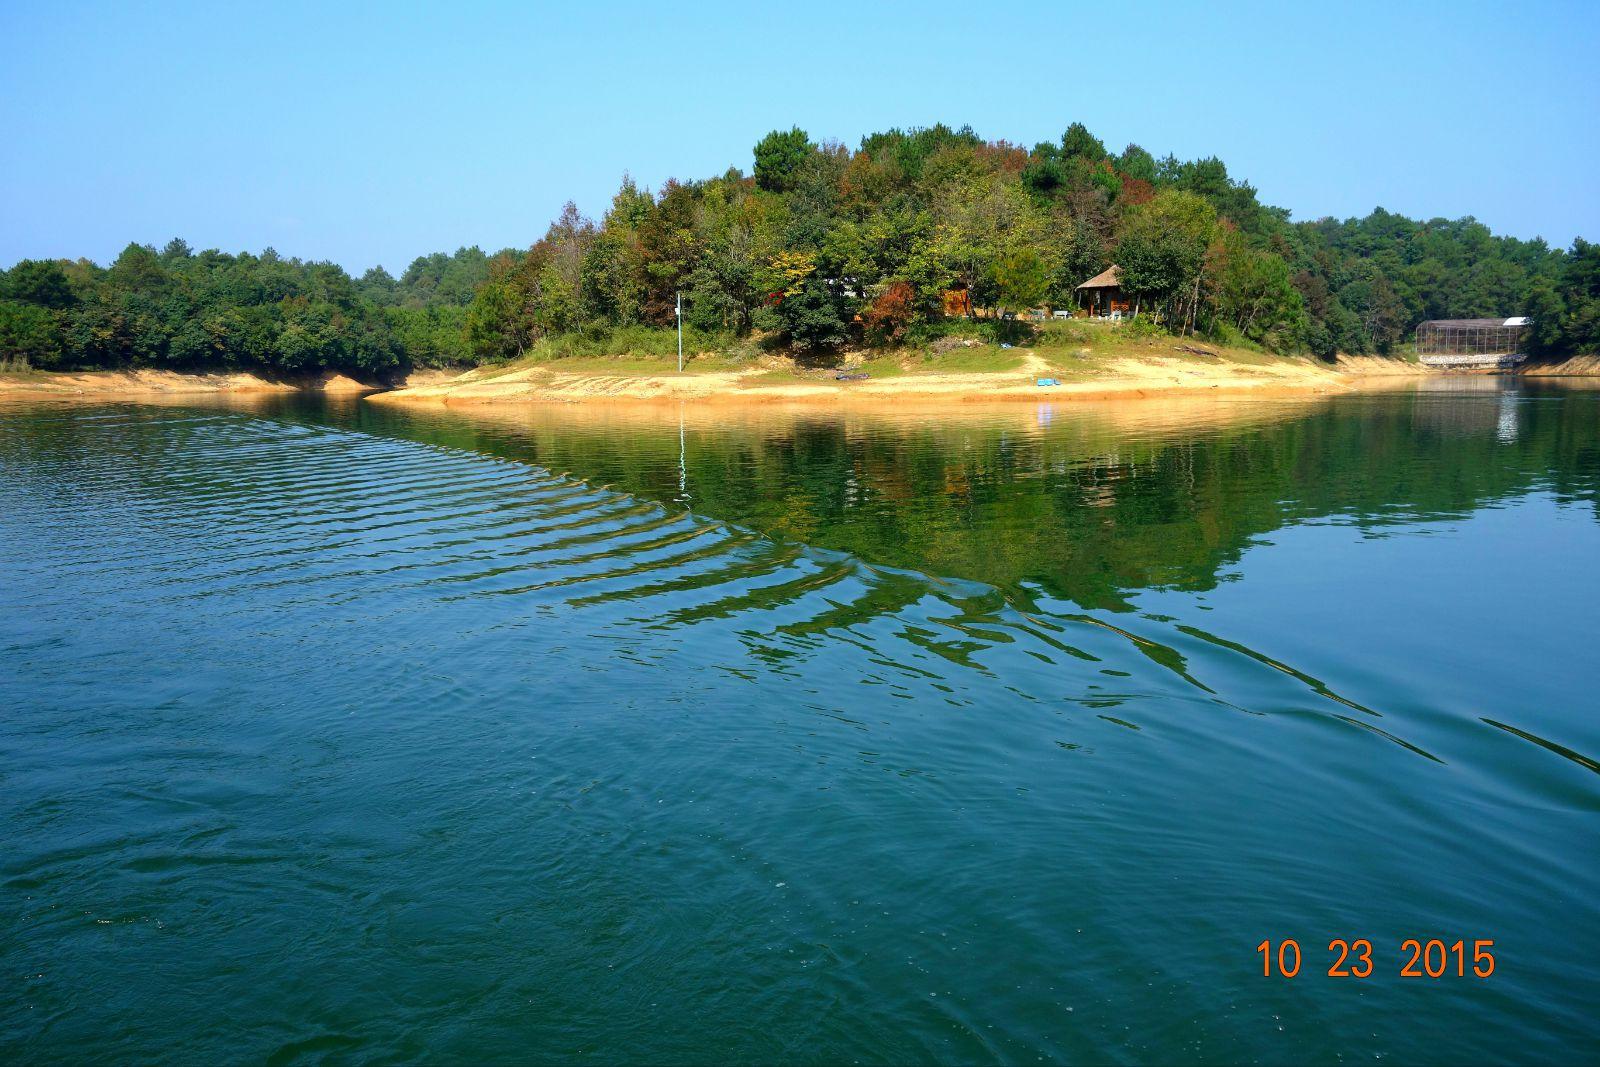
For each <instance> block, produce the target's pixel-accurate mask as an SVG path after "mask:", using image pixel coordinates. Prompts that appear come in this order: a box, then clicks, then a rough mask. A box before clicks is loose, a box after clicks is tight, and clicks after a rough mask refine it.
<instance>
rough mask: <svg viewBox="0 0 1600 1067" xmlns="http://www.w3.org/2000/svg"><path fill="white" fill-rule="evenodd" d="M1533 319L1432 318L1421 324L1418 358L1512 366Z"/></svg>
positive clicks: (1430, 362) (1441, 363)
mask: <svg viewBox="0 0 1600 1067" xmlns="http://www.w3.org/2000/svg"><path fill="white" fill-rule="evenodd" d="M1529 322H1530V320H1529V319H1526V318H1521V317H1518V318H1510V319H1431V320H1429V321H1427V322H1424V323H1422V324H1421V325H1420V326H1418V327H1417V359H1418V360H1419V361H1420V362H1422V363H1423V364H1425V365H1427V366H1429V367H1512V366H1515V365H1516V364H1518V363H1521V362H1522V361H1523V360H1524V359H1527V358H1528V356H1527V353H1525V352H1523V351H1522V343H1523V339H1524V338H1525V337H1526V335H1527V332H1528V325H1529Z"/></svg>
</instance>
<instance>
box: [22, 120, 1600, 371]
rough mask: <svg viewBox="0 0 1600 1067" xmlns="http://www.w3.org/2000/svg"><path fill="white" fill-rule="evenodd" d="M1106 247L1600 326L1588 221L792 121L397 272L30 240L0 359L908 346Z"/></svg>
mask: <svg viewBox="0 0 1600 1067" xmlns="http://www.w3.org/2000/svg"><path fill="white" fill-rule="evenodd" d="M1112 263H1116V264H1118V265H1119V266H1120V267H1121V270H1122V285H1123V288H1124V290H1125V291H1126V293H1127V294H1128V295H1129V297H1130V298H1131V299H1132V300H1133V301H1134V304H1135V308H1136V309H1137V311H1138V314H1139V317H1140V318H1141V319H1145V320H1149V321H1150V322H1151V323H1153V324H1156V325H1158V326H1159V328H1163V329H1167V330H1170V331H1173V332H1183V333H1190V332H1193V333H1199V334H1204V335H1206V336H1209V337H1213V338H1215V339H1218V340H1221V341H1226V342H1233V343H1245V344H1251V345H1257V346H1260V347H1262V348H1265V349H1268V350H1271V351H1276V352H1303V351H1309V352H1312V353H1314V354H1316V355H1318V356H1321V357H1324V358H1328V357H1331V356H1332V355H1333V354H1334V353H1335V352H1351V353H1366V352H1388V351H1390V350H1391V349H1392V348H1393V347H1394V346H1396V345H1397V344H1399V343H1401V342H1403V341H1404V340H1405V339H1407V338H1408V337H1409V335H1410V333H1411V331H1412V330H1413V329H1414V327H1415V326H1416V324H1417V323H1418V322H1419V321H1421V320H1423V319H1427V318H1454V317H1475V316H1501V315H1513V314H1527V315H1531V316H1533V317H1534V318H1535V320H1536V326H1535V330H1534V337H1533V341H1534V344H1535V345H1536V346H1537V348H1538V349H1539V350H1540V351H1542V352H1546V353H1561V352H1573V351H1594V350H1595V349H1596V348H1600V247H1597V246H1595V245H1591V244H1589V243H1587V242H1586V241H1583V240H1578V241H1576V242H1574V244H1573V246H1572V248H1571V249H1570V250H1565V251H1564V250H1559V249H1551V248H1549V247H1548V246H1546V245H1545V243H1544V242H1543V241H1539V240H1533V241H1523V240H1518V239H1516V238H1511V237H1496V236H1494V235H1493V234H1491V233H1490V232H1489V230H1488V229H1487V228H1486V227H1484V226H1483V225H1481V224H1480V223H1478V222H1476V221H1474V220H1472V219H1470V218H1468V219H1459V220H1454V221H1451V220H1445V219H1434V220H1431V221H1428V222H1419V221H1415V220H1411V219H1407V218H1404V217H1402V216H1399V215H1393V214H1390V213H1388V212H1386V211H1383V210H1381V209H1379V210H1376V211H1374V212H1373V213H1372V214H1371V215H1368V216H1367V217H1366V218H1362V219H1348V220H1345V221H1342V222H1340V221H1336V220H1333V219H1323V220H1320V221H1315V222H1298V223H1297V222H1291V221H1290V219H1289V213H1288V212H1287V211H1285V210H1283V209H1280V208H1274V207H1270V206H1267V205H1264V204H1262V203H1261V202H1260V200H1259V199H1258V197H1257V193H1256V190H1255V189H1254V188H1253V187H1251V186H1250V185H1249V184H1248V183H1247V182H1244V181H1239V180H1235V179H1234V178H1232V177H1231V176H1230V175H1229V174H1228V170H1227V168H1226V166H1225V165H1224V164H1223V163H1222V162H1221V161H1220V160H1218V159H1215V158H1211V159H1202V160H1195V161H1189V162H1181V161H1179V160H1177V159H1174V158H1173V157H1171V156H1167V157H1165V158H1162V159H1157V158H1155V157H1153V156H1152V155H1151V154H1150V153H1149V152H1147V151H1145V150H1144V149H1143V148H1140V147H1139V146H1138V145H1129V146H1128V147H1127V148H1125V149H1124V150H1123V151H1122V152H1120V153H1117V154H1113V153H1110V152H1108V151H1107V150H1106V148H1105V146H1104V145H1103V144H1102V143H1101V142H1100V141H1099V140H1097V139H1096V138H1095V137H1094V136H1093V135H1092V134H1091V133H1090V132H1089V131H1088V130H1087V129H1085V128H1084V127H1083V126H1082V125H1080V124H1074V125H1072V126H1071V127H1069V128H1068V129H1067V131H1066V132H1065V133H1064V134H1063V135H1062V137H1061V139H1060V140H1059V141H1056V142H1046V143H1043V144H1039V145H1036V146H1034V148H1033V149H1032V150H1031V151H1030V150H1027V149H1024V148H1020V147H1018V146H1015V145H1011V144H1008V143H1006V142H1004V141H984V140H983V139H981V138H980V137H978V136H977V135H976V134H974V133H973V132H972V131H971V130H970V129H961V130H952V129H949V128H947V127H944V126H935V127H933V128H931V129H917V130H910V131H901V130H891V131H889V132H887V133H879V134H873V135H871V136H869V137H866V138H864V139H863V140H862V142H861V144H860V147H859V148H857V149H855V150H854V151H852V150H850V149H847V148H845V147H843V146H840V145H837V144H817V143H816V142H814V141H813V140H812V139H811V138H810V137H808V136H807V135H806V134H805V133H804V132H803V131H801V130H798V129H794V130H789V131H775V132H773V133H771V134H769V135H768V136H767V137H765V138H763V139H762V140H761V142H760V143H759V144H757V145H756V147H755V152H754V167H753V170H752V172H751V173H750V174H748V175H747V174H745V173H744V172H742V171H740V170H738V169H730V170H729V171H728V172H727V173H725V174H723V175H721V176H719V177H715V178H710V179H707V180H704V181H689V182H678V181H669V182H668V183H667V184H666V185H665V186H664V187H663V188H662V189H660V190H659V191H658V192H655V193H652V192H650V191H649V190H644V189H640V188H639V187H637V186H636V185H635V184H634V183H633V182H631V181H629V180H628V179H626V178H625V179H624V180H623V183H622V187H621V189H620V190H619V191H618V192H617V194H616V196H615V197H614V198H613V200H612V202H611V205H610V207H609V209H608V210H607V211H606V212H605V214H604V216H603V217H602V218H601V219H599V220H598V221H596V220H591V219H588V218H585V217H583V216H582V215H581V214H580V213H579V212H578V210H577V209H576V207H574V206H573V205H571V204H568V205H567V208H566V209H565V211H563V212H562V214H561V216H560V217H559V218H558V219H556V221H555V222H554V223H552V224H551V226H550V228H549V230H548V232H547V233H546V234H545V235H544V236H543V237H541V238H540V239H539V240H538V241H537V242H536V243H534V244H533V246H532V247H531V248H529V249H527V250H526V251H521V250H506V251H502V252H500V253H497V254H495V255H492V256H490V255H486V254H485V253H484V252H482V251H481V250H479V249H477V248H466V249H461V250H459V251H457V252H456V253H455V254H454V255H453V256H447V255H443V254H435V255H432V256H427V257H423V258H419V259H417V260H416V261H415V262H413V263H412V264H411V266H410V267H409V268H407V270H406V271H405V273H404V274H403V275H401V277H400V278H398V279H396V278H394V277H392V276H391V275H390V274H388V273H387V272H386V271H384V270H383V269H382V268H375V269H373V270H370V271H368V272H367V273H366V274H365V275H363V276H362V277H360V278H359V279H353V278H351V277H350V276H349V275H348V274H347V273H346V272H345V271H344V270H343V269H342V268H340V267H338V266H337V265H334V264H331V263H307V262H303V261H300V260H297V259H284V258H282V257H280V256H278V255H277V254H276V253H275V252H273V251H271V250H268V251H266V252H264V253H263V254H261V255H259V256H256V255H251V254H249V253H240V254H237V255H231V254H226V253H222V252H218V251H215V250H208V251H204V252H199V253H196V252H194V251H192V250H191V249H190V248H189V247H188V246H187V245H186V244H185V243H184V242H182V241H178V240H175V241H172V242H171V243H169V244H168V245H167V246H166V247H165V248H163V249H161V250H160V251H157V250H156V249H154V248H153V247H149V246H144V245H138V244H133V245H129V246H128V247H127V248H126V249H125V250H124V251H123V253H122V254H121V255H120V256H119V257H118V258H117V260H116V261H115V262H114V263H112V264H111V265H110V266H109V267H105V268H102V267H100V266H97V265H95V264H93V263H90V262H88V261H86V260H78V261H76V262H70V261H23V262H21V263H19V264H17V265H16V266H14V267H12V268H11V269H10V270H9V271H6V272H4V273H3V274H0V358H4V359H7V360H9V361H12V363H13V365H15V364H18V363H21V362H23V361H25V362H26V364H28V365H32V366H35V367H41V368H52V367H122V366H166V367H173V368H199V367H238V368H253V369H264V370H269V371H302V370H315V369H321V368H338V369H348V370H352V371H358V372H366V373H377V372H382V371H387V370H391V369H398V368H403V367H405V366H407V365H423V366H443V365H453V364H463V363H468V362H475V361H485V360H502V359H507V358H513V357H516V356H518V355H521V354H526V353H529V352H541V351H542V352H545V353H547V354H558V353H559V352H560V351H562V350H563V348H562V346H561V344H560V343H559V342H560V341H561V340H562V339H563V338H564V337H568V336H572V335H579V336H581V338H582V339H583V340H584V342H585V343H586V344H587V345H589V346H590V347H596V346H598V347H599V348H601V349H603V348H604V347H605V346H606V345H608V344H616V345H618V346H625V345H628V344H634V343H637V341H638V339H639V338H640V337H642V336H643V337H648V335H649V331H650V330H651V329H664V328H666V327H669V326H670V325H671V323H672V321H673V308H674V301H675V298H676V296H677V294H679V293H681V294H682V297H683V305H684V313H685V321H686V323H687V325H688V326H689V327H690V328H691V329H692V330H693V331H695V334H696V336H695V338H694V340H695V342H696V344H697V345H698V346H700V347H713V346H717V345H723V344H732V343H734V342H735V340H736V339H737V338H740V337H745V336H749V335H752V334H754V335H758V336H759V337H761V338H762V339H763V341H764V342H765V343H767V344H770V345H775V346H788V347H790V348H792V349H795V350H801V351H808V352H828V351H834V350H838V349H840V348H842V347H844V346H848V345H870V346H895V345H902V344H908V343H920V342H924V341H927V340H929V339H931V338H932V337H934V336H937V335H938V334H940V333H944V332H950V331H952V330H957V331H959V330H971V329H972V328H973V327H974V326H975V325H977V323H974V322H973V321H971V319H972V318H975V319H979V320H981V324H982V326H983V328H984V330H985V331H986V332H987V333H988V334H989V335H990V336H991V337H994V336H1002V337H1010V338H1012V339H1021V338H1022V336H1023V335H1025V333H1026V332H1027V331H1028V330H1029V329H1031V327H1029V326H1028V325H1027V324H1026V323H1024V322H1020V321H1012V317H1013V316H1014V315H1015V314H1016V313H1018V312H1022V311H1026V310H1029V309H1034V308H1038V307H1042V306H1048V307H1052V308H1071V307H1073V306H1074V303H1075V301H1074V291H1075V288H1076V286H1077V285H1078V284H1079V283H1081V282H1082V281H1084V280H1085V279H1087V278H1089V277H1091V276H1093V275H1095V274H1097V273H1098V272H1100V271H1101V270H1103V269H1105V268H1106V267H1107V266H1108V265H1110V264H1112ZM951 293H965V294H966V298H965V300H958V301H957V303H956V306H957V307H958V308H961V309H962V310H961V311H959V312H958V314H956V315H954V316H952V315H949V314H947V312H948V311H950V310H951V308H952V305H951V302H950V299H949V294H951ZM969 304H970V311H969V310H966V308H967V307H968V305H969ZM969 316H970V317H971V318H969Z"/></svg>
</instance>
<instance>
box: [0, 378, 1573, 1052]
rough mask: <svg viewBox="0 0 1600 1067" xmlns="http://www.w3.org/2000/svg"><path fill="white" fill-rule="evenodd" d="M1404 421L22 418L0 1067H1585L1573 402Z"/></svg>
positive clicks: (1423, 414) (976, 413)
mask: <svg viewBox="0 0 1600 1067" xmlns="http://www.w3.org/2000/svg"><path fill="white" fill-rule="evenodd" d="M1430 385H1434V386H1436V388H1432V389H1429V390H1426V391H1421V392H1400V393H1390V394H1382V395H1366V396H1344V397H1336V398H1317V399H1311V400H1300V401H1273V400H1265V399H1256V400H1248V399H1246V400H1231V401H1230V400H1213V401H1195V402H1184V403H1167V402H1161V403H1152V404H1149V405H1123V406H1115V405H1103V406H1096V405H1072V404H1061V405H1056V406H1054V407H1051V406H1041V407H1033V406H1022V407H1010V408H1006V409H996V410H987V409H965V408H964V409H962V410H960V411H957V412H951V411H949V410H945V411H932V412H917V411H914V410H913V411H899V412H895V413H892V414H890V413H879V414H850V415H845V416H839V415H830V414H826V413H819V412H808V411H801V412H788V411H776V410H775V411H744V410H732V409H729V410H722V409H709V410H708V409H696V408H687V409H682V410H680V409H676V408H649V409H640V408H627V409H615V410H608V409H604V408H599V409H596V408H587V407H566V406H550V407H536V408H494V409H484V410H482V411H477V412H472V411H466V412H458V411H454V410H452V411H435V410H407V409H394V408H389V407H383V406H379V405H377V404H373V403H370V402H358V401H337V402H335V401H329V402H308V401H303V400H262V401H254V402H245V401H235V402H232V403H230V404H218V405H213V406H206V405H202V404H194V403H177V404H168V405H159V406H158V405H137V404H98V405H93V404H82V403H78V404H55V403H50V404H45V403H40V404H23V403H8V404H6V405H5V406H4V407H0V707H3V708H4V713H3V716H0V840H3V841H4V842H5V849H4V852H3V853H0V968H3V974H4V976H5V983H4V986H3V991H0V1058H4V1059H6V1060H9V1061H18V1060H20V1061H79V1060H84V1059H99V1060H153V1059H160V1060H163V1061H172V1062H180V1063H202V1062H215V1061H218V1060H228V1061H235V1060H244V1061H261V1060H266V1061H270V1062H275V1063H292V1062H304V1061H323V1060H331V1061H336V1062H358V1061H368V1060H397V1059H409V1060H417V1059H428V1060H439V1061H453V1062H467V1061H474V1062H476V1061H482V1060H496V1061H527V1060H557V1061H573V1060H581V1061H593V1062H613V1061H656V1062H702V1061H706V1060H737V1061H755V1060H794V1061H806V1062H821V1061H827V1062H833V1061H846V1060H857V1061H865V1062H883V1061H908V1060H916V1061H929V1060H936V1061H947V1062H956V1061H960V1062H971V1061H985V1062H987V1061H1001V1062H1019V1063H1020V1062H1038V1061H1040V1060H1044V1061H1106V1060H1116V1061H1146V1062H1149V1061H1160V1062H1172V1061H1243V1060H1253V1061H1262V1062H1282V1061H1286V1060H1312V1061H1327V1062H1334V1061H1357V1060H1359V1061H1365V1062H1371V1061H1374V1060H1375V1059H1376V1060H1380V1061H1381V1060H1394V1061H1399V1062H1419V1061H1428V1062H1459V1061H1462V1060H1485V1059H1489V1060H1516V1061H1566V1062H1578V1061H1582V1060H1585V1059H1588V1058H1591V1057H1592V1056H1593V1055H1594V1054H1595V1053H1596V1052H1600V1024H1597V1023H1596V1007H1597V1005H1600V905H1597V899H1600V898H1597V896H1596V891H1597V889H1600V860H1597V858H1596V857H1597V846H1600V765H1597V764H1596V762H1595V760H1596V758H1600V715H1597V712H1600V697H1597V696H1596V683H1597V681H1600V667H1597V660H1596V653H1595V638H1596V631H1597V626H1596V623H1597V619H1600V612H1597V604H1600V598H1597V593H1600V570H1597V568H1596V566H1595V562H1596V559H1597V558H1600V512H1597V500H1600V393H1597V392H1593V391H1584V390H1568V389H1562V390H1540V389H1532V388H1518V387H1514V386H1506V385H1501V384H1497V383H1495V382H1494V381H1493V380H1487V379H1476V380H1470V381H1467V382H1465V383H1461V384H1459V385H1458V384H1454V383H1449V382H1445V383H1430ZM1289 937H1293V938H1297V939H1298V940H1299V943H1300V945H1301V946H1302V949H1303V952H1304V964H1303V968H1302V969H1301V971H1300V972H1299V974H1298V975H1297V976H1296V977H1294V978H1293V979H1285V978H1282V977H1270V978H1269V977H1263V976H1262V974H1261V967H1262V963H1261V955H1260V953H1259V952H1257V950H1256V946H1257V945H1258V944H1259V943H1260V942H1261V941H1262V940H1263V939H1264V938H1269V939H1272V940H1273V941H1274V943H1276V942H1277V941H1278V940H1279V939H1282V938H1289ZM1336 937H1341V938H1346V939H1355V938H1368V939H1370V940H1371V941H1372V944H1373V949H1374V950H1373V953H1372V957H1373V962H1374V973H1373V974H1372V976H1371V977H1369V978H1365V979H1356V978H1333V977H1329V976H1328V975H1327V973H1326V972H1327V969H1328V965H1329V963H1330V962H1331V958H1330V954H1329V952H1328V951H1327V944H1328V942H1329V941H1330V940H1331V939H1333V938H1336ZM1413 937H1415V938H1418V939H1420V940H1422V941H1426V940H1427V939H1430V938H1438V939H1441V940H1443V941H1445V942H1447V943H1453V942H1455V941H1456V940H1457V939H1463V940H1464V941H1465V943H1466V945H1467V952H1468V954H1469V955H1468V965H1469V967H1470V962H1471V961H1470V952H1471V946H1472V944H1473V942H1474V941H1475V940H1477V939H1493V941H1494V946H1493V949H1492V952H1493V954H1494V956H1495V960H1496V969H1495V972H1494V974H1492V975H1491V976H1490V977H1489V978H1487V979H1479V978H1476V977H1473V976H1471V973H1470V970H1469V972H1468V975H1467V976H1466V977H1458V976H1457V975H1456V974H1455V972H1454V969H1453V967H1454V964H1453V963H1452V965H1451V966H1452V969H1451V970H1450V971H1449V972H1448V973H1447V974H1446V975H1444V976H1442V977H1439V978H1430V977H1426V976H1424V977H1421V978H1402V977H1400V976H1399V971H1400V969H1401V966H1402V965H1403V964H1404V963H1405V962H1406V958H1407V956H1408V955H1409V953H1408V952H1403V951H1402V950H1401V942H1402V941H1403V940H1405V939H1406V938H1413Z"/></svg>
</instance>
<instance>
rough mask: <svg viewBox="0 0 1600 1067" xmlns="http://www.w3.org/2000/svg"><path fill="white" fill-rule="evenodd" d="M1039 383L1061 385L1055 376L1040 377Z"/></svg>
mask: <svg viewBox="0 0 1600 1067" xmlns="http://www.w3.org/2000/svg"><path fill="white" fill-rule="evenodd" d="M1039 384H1040V385H1060V384H1061V383H1060V382H1059V381H1057V380H1056V379H1055V378H1040V379H1039Z"/></svg>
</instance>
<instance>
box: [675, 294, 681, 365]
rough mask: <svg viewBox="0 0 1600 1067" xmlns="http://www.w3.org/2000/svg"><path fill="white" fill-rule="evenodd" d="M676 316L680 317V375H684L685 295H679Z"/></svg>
mask: <svg viewBox="0 0 1600 1067" xmlns="http://www.w3.org/2000/svg"><path fill="white" fill-rule="evenodd" d="M674 314H675V315H677V317H678V373H679V374H682V373H683V294H682V293H679V294H678V307H677V309H676V311H674Z"/></svg>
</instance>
